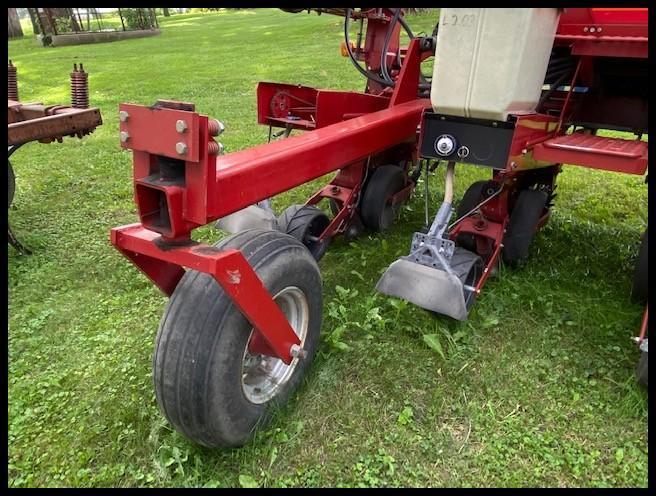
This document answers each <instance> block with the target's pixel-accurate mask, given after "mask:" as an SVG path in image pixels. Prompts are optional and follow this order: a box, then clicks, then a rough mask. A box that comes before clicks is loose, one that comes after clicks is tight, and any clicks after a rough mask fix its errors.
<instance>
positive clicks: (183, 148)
mask: <svg viewBox="0 0 656 496" xmlns="http://www.w3.org/2000/svg"><path fill="white" fill-rule="evenodd" d="M175 151H176V152H178V155H184V154H185V153H187V145H186V144H184V143H182V142H181V141H180V142H178V143H176V144H175Z"/></svg>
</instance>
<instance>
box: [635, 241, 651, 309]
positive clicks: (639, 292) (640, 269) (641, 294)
mask: <svg viewBox="0 0 656 496" xmlns="http://www.w3.org/2000/svg"><path fill="white" fill-rule="evenodd" d="M647 231H648V229H645V232H644V234H643V235H642V241H641V242H640V250H639V251H638V260H637V261H636V266H635V271H634V272H633V286H632V288H631V299H632V300H633V301H634V302H636V303H646V302H647V286H648V285H649V280H648V279H649V278H648V273H649V272H648V270H647V269H648V266H647V261H648V260H647V259H648V258H649V251H648V249H647V243H648V242H649V236H648V235H647Z"/></svg>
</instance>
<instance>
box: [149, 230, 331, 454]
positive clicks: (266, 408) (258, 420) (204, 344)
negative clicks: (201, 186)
mask: <svg viewBox="0 0 656 496" xmlns="http://www.w3.org/2000/svg"><path fill="white" fill-rule="evenodd" d="M215 246H216V247H217V248H219V249H221V250H228V249H239V250H241V252H242V253H243V254H244V257H246V259H247V260H248V262H249V263H250V264H251V266H252V267H253V269H254V270H255V272H256V273H257V275H258V276H259V278H260V279H261V280H262V282H263V283H264V285H265V287H266V288H267V290H268V291H269V292H270V293H271V294H272V295H276V294H278V293H279V292H280V291H281V290H283V289H285V288H290V287H296V288H298V289H299V290H300V291H301V292H302V294H303V295H304V296H305V298H306V301H307V311H308V314H307V315H308V320H307V322H308V327H307V334H306V338H305V342H304V345H303V348H304V349H305V350H306V351H307V357H306V358H304V359H300V361H297V362H295V363H296V367H295V369H293V373H292V374H291V376H290V377H289V380H287V381H286V382H284V383H283V385H282V386H280V388H279V390H278V391H277V393H276V394H275V395H274V396H273V397H272V398H271V399H269V400H268V401H266V402H262V403H259V404H258V403H254V402H251V401H249V399H248V398H247V397H246V393H245V389H244V385H243V384H242V381H243V376H242V373H243V370H244V369H243V358H244V353H245V350H246V346H247V345H248V342H249V339H250V335H251V330H252V328H251V325H250V324H249V322H248V321H247V320H246V319H245V318H244V317H243V315H242V314H241V312H240V311H239V310H238V308H237V306H236V305H234V304H233V303H232V300H231V299H230V298H229V297H228V296H227V295H226V294H225V292H224V291H223V289H222V288H221V287H220V286H219V284H218V283H217V282H216V281H215V280H214V278H213V277H212V276H210V275H208V274H204V273H200V272H196V271H193V270H189V271H187V273H186V274H185V275H184V276H183V277H182V279H181V280H180V283H179V284H178V286H177V287H176V289H175V291H174V292H173V295H172V296H171V299H170V300H169V303H168V306H167V308H166V311H165V313H164V316H163V317H162V321H161V323H160V328H159V332H158V334H157V338H156V348H155V354H154V357H153V380H154V383H155V391H156V396H157V402H158V404H159V406H160V409H161V410H162V412H163V413H164V415H165V416H166V418H167V419H168V420H169V422H171V424H173V426H174V427H175V428H176V429H177V430H178V431H179V432H181V433H182V434H184V435H185V436H187V437H188V438H189V439H191V440H193V441H195V442H197V443H199V444H202V445H204V446H208V447H218V446H225V447H231V446H232V447H235V446H241V445H243V444H244V443H246V442H247V441H248V440H249V438H250V437H251V436H252V434H253V432H254V429H255V428H256V427H257V426H264V425H266V423H267V422H268V421H269V420H270V418H271V414H272V409H273V407H275V406H278V405H281V404H283V403H284V402H285V401H286V400H287V399H288V398H289V396H290V394H291V393H292V392H293V391H294V390H295V389H296V387H297V386H298V385H299V384H300V382H301V379H302V377H303V375H304V373H305V371H306V370H307V368H308V367H309V366H310V364H311V363H312V360H313V358H314V355H315V353H316V350H317V346H318V344H319V332H320V328H321V311H322V294H321V275H320V273H319V268H318V266H317V263H316V261H315V260H314V259H313V258H312V256H311V255H310V253H309V252H308V250H307V249H306V248H305V247H304V246H303V245H302V244H301V243H299V242H298V241H297V240H296V239H294V238H292V237H291V236H289V235H287V234H283V233H281V232H278V231H269V230H261V229H251V230H247V231H243V232H240V233H237V234H235V235H233V236H230V237H229V238H226V239H224V240H222V241H220V242H219V243H217V244H216V245H215Z"/></svg>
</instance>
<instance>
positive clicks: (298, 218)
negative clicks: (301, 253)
mask: <svg viewBox="0 0 656 496" xmlns="http://www.w3.org/2000/svg"><path fill="white" fill-rule="evenodd" d="M328 224H330V219H329V218H328V216H327V215H326V213H325V212H324V211H323V210H321V209H320V208H319V207H316V206H314V205H291V206H289V207H287V208H286V209H285V211H284V212H283V213H282V214H280V216H279V217H278V228H279V229H280V230H281V231H282V232H285V233H287V234H289V235H290V236H293V237H294V238H295V239H297V240H299V241H300V242H301V243H303V244H304V245H305V247H306V248H307V249H308V250H310V253H311V254H312V256H313V257H314V259H315V260H317V261H319V260H321V257H323V256H324V254H325V253H326V250H327V249H328V245H329V244H330V238H328V239H326V240H324V241H323V242H322V243H306V241H305V235H306V233H307V230H308V228H309V227H310V226H311V225H312V227H313V228H314V229H315V230H316V232H315V233H314V235H319V234H321V232H323V230H324V229H325V228H326V227H328Z"/></svg>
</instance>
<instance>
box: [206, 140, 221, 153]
mask: <svg viewBox="0 0 656 496" xmlns="http://www.w3.org/2000/svg"><path fill="white" fill-rule="evenodd" d="M207 154H208V155H223V143H217V142H216V141H213V140H212V141H208V142H207Z"/></svg>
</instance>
